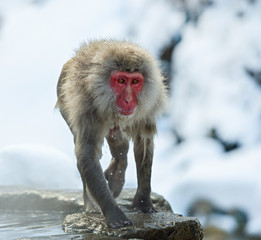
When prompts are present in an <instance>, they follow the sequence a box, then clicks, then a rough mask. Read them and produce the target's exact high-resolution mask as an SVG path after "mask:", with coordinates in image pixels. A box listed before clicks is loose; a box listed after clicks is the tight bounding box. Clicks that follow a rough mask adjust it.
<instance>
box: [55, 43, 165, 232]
mask: <svg viewBox="0 0 261 240" xmlns="http://www.w3.org/2000/svg"><path fill="white" fill-rule="evenodd" d="M114 70H119V71H127V72H135V71H138V72H140V73H142V74H143V77H144V85H143V89H142V91H141V93H140V94H139V95H138V96H137V99H138V106H137V107H136V110H135V113H134V114H133V115H132V116H128V117H126V116H122V115H120V114H119V113H118V111H117V107H116V104H115V101H116V96H115V94H114V92H113V90H112V89H111V87H110V74H111V72H112V71H114ZM57 95H58V101H57V104H56V106H57V107H58V108H59V109H60V111H61V114H62V116H63V117H64V119H65V121H66V122H67V124H68V126H69V127H70V129H71V131H72V133H73V135H74V142H75V152H76V156H77V166H78V169H79V172H80V174H81V177H82V180H83V186H84V188H83V189H84V200H85V201H84V202H85V205H88V202H87V201H88V200H89V197H88V194H87V192H88V189H89V190H90V193H91V195H92V196H93V198H94V199H95V200H96V201H97V203H98V204H99V206H100V208H101V210H102V212H103V214H104V216H105V218H106V221H107V224H108V226H110V227H113V228H117V227H122V226H126V225H129V224H130V221H129V220H128V219H127V218H126V216H125V215H124V213H122V211H121V210H120V209H119V208H118V206H117V204H116V202H115V201H114V200H113V198H112V197H111V193H110V191H109V189H108V187H107V184H106V182H105V178H104V175H103V173H102V170H101V167H100V165H99V162H98V160H99V159H100V158H101V156H102V153H101V146H102V144H103V141H104V138H105V137H106V138H107V141H108V143H109V146H110V150H111V153H112V157H113V159H112V162H111V164H110V166H109V167H108V169H107V170H106V171H105V177H106V179H107V180H108V183H109V186H110V189H111V192H112V194H113V196H114V197H117V196H118V195H119V193H120V191H121V189H122V187H123V184H124V174H125V170H126V167H127V152H128V148H129V143H128V140H129V139H133V141H134V154H135V160H136V165H137V175H138V190H137V193H136V195H135V198H134V202H133V207H134V208H136V209H138V210H141V211H143V212H153V211H154V208H153V206H152V203H151V199H150V190H151V189H150V178H151V165H152V158H153V137H154V135H155V133H156V131H157V128H156V118H157V116H158V115H159V114H160V113H161V112H162V110H163V109H164V106H165V103H166V88H165V86H164V84H163V77H162V74H161V72H160V70H159V68H158V66H157V62H156V61H155V60H154V58H153V57H152V56H151V55H150V54H149V53H148V52H147V51H146V50H144V49H142V48H140V47H139V46H137V45H135V44H132V43H129V42H126V41H114V40H108V41H107V40H102V41H93V42H89V43H84V44H82V46H81V47H80V48H79V49H78V50H77V51H76V53H75V56H74V57H73V58H72V59H70V60H69V61H68V62H67V63H66V64H65V65H64V67H63V69H62V72H61V75H60V78H59V81H58V85H57ZM115 127H117V130H115V132H114V134H115V136H117V138H114V136H113V134H111V133H110V132H111V131H112V129H114V128H115ZM123 150H124V151H123ZM122 152H123V154H122ZM119 153H121V156H120V155H119ZM119 172H120V173H123V174H118V175H117V173H119ZM113 174H114V175H113ZM110 175H113V177H110ZM116 176H118V178H117V177H116ZM119 179H123V180H122V182H121V183H117V182H119ZM86 183H87V185H86Z"/></svg>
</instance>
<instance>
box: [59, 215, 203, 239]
mask: <svg viewBox="0 0 261 240" xmlns="http://www.w3.org/2000/svg"><path fill="white" fill-rule="evenodd" d="M126 215H127V217H128V218H130V219H131V220H132V222H133V226H130V227H125V228H120V229H110V228H108V227H107V226H106V223H105V221H104V217H103V216H102V215H101V214H87V213H75V214H70V215H68V216H67V217H66V218H65V220H64V223H63V227H64V230H65V231H66V232H67V233H95V234H97V235H104V236H115V237H119V238H127V239H130V238H135V239H151V240H152V239H155V240H157V239H159V240H163V239H169V240H171V239H175V240H184V239H186V240H190V239H191V240H199V239H202V238H203V229H202V227H201V225H200V223H199V221H198V220H197V219H196V218H192V217H182V216H180V215H176V214H173V213H170V212H157V213H153V214H144V213H137V212H128V213H126Z"/></svg>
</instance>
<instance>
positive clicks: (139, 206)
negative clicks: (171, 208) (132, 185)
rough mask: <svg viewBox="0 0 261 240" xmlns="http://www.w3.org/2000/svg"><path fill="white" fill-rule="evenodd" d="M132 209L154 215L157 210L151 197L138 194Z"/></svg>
mask: <svg viewBox="0 0 261 240" xmlns="http://www.w3.org/2000/svg"><path fill="white" fill-rule="evenodd" d="M132 207H133V208H134V210H136V211H140V212H144V213H154V212H157V210H156V209H155V208H154V207H153V205H152V202H151V198H150V195H143V194H139V193H136V195H135V197H134V199H133V204H132Z"/></svg>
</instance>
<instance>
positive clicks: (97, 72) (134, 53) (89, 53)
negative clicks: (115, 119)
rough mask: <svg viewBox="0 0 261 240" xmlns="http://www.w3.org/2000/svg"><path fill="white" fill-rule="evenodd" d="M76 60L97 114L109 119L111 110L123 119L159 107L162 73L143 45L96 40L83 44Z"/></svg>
mask: <svg viewBox="0 0 261 240" xmlns="http://www.w3.org/2000/svg"><path fill="white" fill-rule="evenodd" d="M76 61H77V62H78V64H79V65H78V66H80V67H81V69H82V70H80V71H78V72H80V73H81V76H83V78H84V79H83V81H84V82H85V86H88V89H91V95H92V99H93V105H94V106H96V109H97V111H98V115H101V114H102V115H104V114H105V115H106V116H107V117H108V119H109V118H111V114H112V113H114V114H116V115H118V116H119V115H120V116H123V117H124V119H126V117H127V118H128V119H130V118H132V117H133V116H134V115H135V119H136V120H138V119H144V118H147V116H148V115H150V118H152V116H155V115H157V114H158V113H159V111H160V110H162V106H163V105H164V101H165V95H166V94H165V91H166V90H165V87H164V85H163V77H162V74H161V72H160V70H159V68H158V65H157V62H156V61H155V60H154V58H153V57H152V56H151V55H150V54H149V53H148V52H147V51H146V50H144V49H143V48H140V47H139V46H137V45H135V44H132V43H129V42H126V41H96V42H91V43H89V44H83V45H82V46H81V48H80V49H79V50H78V51H77V54H76ZM88 94H90V91H89V90H88Z"/></svg>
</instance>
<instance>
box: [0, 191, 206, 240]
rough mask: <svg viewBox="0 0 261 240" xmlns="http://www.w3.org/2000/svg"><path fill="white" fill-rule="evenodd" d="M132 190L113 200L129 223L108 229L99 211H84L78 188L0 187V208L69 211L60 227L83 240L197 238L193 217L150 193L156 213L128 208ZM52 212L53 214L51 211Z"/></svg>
mask: <svg viewBox="0 0 261 240" xmlns="http://www.w3.org/2000/svg"><path fill="white" fill-rule="evenodd" d="M134 194H135V190H133V189H127V190H124V191H123V192H122V194H121V195H120V197H119V198H118V200H117V202H118V204H119V205H120V207H121V209H122V210H123V211H124V212H125V213H126V215H127V216H128V217H129V218H130V219H131V220H132V222H133V226H130V227H125V228H121V229H116V230H115V229H110V228H108V227H107V226H106V223H105V220H104V217H103V215H102V214H101V213H91V214H87V213H85V212H83V211H84V209H83V202H82V193H81V191H77V192H76V191H43V190H30V189H23V188H13V189H10V188H0V210H8V211H9V210H15V211H46V212H50V211H51V212H52V213H53V212H54V211H59V212H65V213H68V214H69V213H73V214H69V215H67V216H66V218H65V220H64V223H63V229H64V231H65V232H66V233H70V234H74V233H75V234H87V235H86V239H100V240H102V239H122V238H126V239H150V240H153V239H161V240H163V239H169V240H171V239H175V240H185V239H186V240H190V239H191V240H200V239H202V238H203V229H202V227H201V225H200V223H199V221H198V220H197V219H196V218H193V217H183V216H181V215H177V214H173V212H172V210H171V207H170V205H169V203H168V202H167V201H166V200H165V199H164V198H163V197H162V196H160V195H158V194H155V193H153V194H152V202H153V204H154V206H155V208H156V209H157V210H158V212H156V213H153V214H144V213H140V212H136V211H134V210H132V209H131V207H130V206H131V203H132V200H133V197H134ZM53 214H55V213H53Z"/></svg>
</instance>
